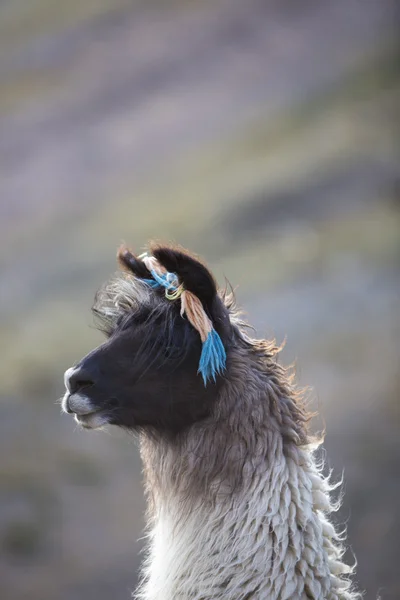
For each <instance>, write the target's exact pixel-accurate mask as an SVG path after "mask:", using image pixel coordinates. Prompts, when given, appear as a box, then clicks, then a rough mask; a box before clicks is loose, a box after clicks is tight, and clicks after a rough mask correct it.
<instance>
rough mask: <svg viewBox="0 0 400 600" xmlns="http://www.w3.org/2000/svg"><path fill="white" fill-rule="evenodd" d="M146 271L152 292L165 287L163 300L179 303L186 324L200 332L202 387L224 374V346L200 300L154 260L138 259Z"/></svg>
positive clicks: (146, 281) (143, 257)
mask: <svg viewBox="0 0 400 600" xmlns="http://www.w3.org/2000/svg"><path fill="white" fill-rule="evenodd" d="M139 258H141V259H142V260H143V262H144V263H145V265H146V267H147V268H148V269H149V271H150V272H151V274H152V276H153V278H154V279H143V280H142V281H144V282H145V283H147V284H148V285H150V286H151V287H152V288H158V287H164V288H165V297H166V298H167V299H168V300H178V298H180V299H181V303H182V306H181V315H182V316H184V315H186V317H187V319H188V321H189V322H190V323H191V325H193V327H194V328H195V329H196V330H197V331H198V332H199V334H200V339H201V341H202V344H203V347H202V350H201V356H200V363H199V369H198V373H201V376H202V377H203V381H204V385H207V382H208V381H209V380H210V379H212V380H213V381H215V380H216V377H217V375H219V374H221V373H223V372H224V370H225V367H226V352H225V348H224V345H223V343H222V340H221V338H220V336H219V335H218V333H217V331H215V329H214V326H213V324H212V321H211V320H210V319H209V317H208V316H207V314H206V312H205V310H204V307H203V305H202V303H201V301H200V300H199V298H198V297H197V296H196V295H195V294H193V293H192V292H189V290H185V288H184V287H183V284H182V283H181V284H179V281H178V278H177V276H176V275H175V273H169V272H168V271H167V270H166V269H165V268H164V267H163V266H162V265H161V264H160V263H159V262H158V261H157V259H156V258H154V256H147V255H146V254H145V255H141V256H140V257H139Z"/></svg>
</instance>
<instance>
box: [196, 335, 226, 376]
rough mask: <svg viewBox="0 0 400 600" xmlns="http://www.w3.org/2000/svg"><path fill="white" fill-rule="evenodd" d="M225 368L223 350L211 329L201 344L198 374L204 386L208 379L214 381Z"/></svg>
mask: <svg viewBox="0 0 400 600" xmlns="http://www.w3.org/2000/svg"><path fill="white" fill-rule="evenodd" d="M225 368H226V352H225V348H224V345H223V343H222V341H221V338H220V337H219V335H218V333H217V332H216V331H215V329H212V330H211V331H210V333H209V334H208V336H207V339H206V341H205V342H204V343H203V348H202V351H201V356H200V364H199V370H198V373H201V375H202V377H203V381H204V385H207V382H208V381H209V380H210V379H212V380H213V381H215V380H216V377H217V374H221V373H223V371H225Z"/></svg>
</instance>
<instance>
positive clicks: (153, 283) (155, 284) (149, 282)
mask: <svg viewBox="0 0 400 600" xmlns="http://www.w3.org/2000/svg"><path fill="white" fill-rule="evenodd" d="M141 281H144V283H147V285H149V286H150V287H152V288H158V287H160V284H159V283H158V281H154V279H142V280H141Z"/></svg>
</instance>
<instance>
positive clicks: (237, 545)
mask: <svg viewBox="0 0 400 600" xmlns="http://www.w3.org/2000/svg"><path fill="white" fill-rule="evenodd" d="M170 251H171V252H172V250H170ZM120 259H121V257H120ZM190 260H193V259H192V258H190ZM134 261H137V263H138V264H136V263H134ZM123 263H124V266H125V267H127V264H128V267H129V268H130V269H131V270H132V271H133V272H134V273H135V275H136V277H143V278H145V277H146V276H147V275H148V274H147V273H145V272H144V270H143V268H142V264H140V261H139V260H138V259H134V258H132V259H131V258H130V256H129V253H128V255H127V258H126V260H123ZM132 264H133V265H134V268H132ZM202 269H204V267H202ZM136 270H138V271H140V272H141V273H142V274H141V275H139V274H138V272H136ZM202 283H203V282H202ZM205 286H206V288H207V282H206V284H205ZM218 303H220V305H219V304H218ZM204 306H205V307H207V310H208V312H209V315H210V317H211V318H212V317H213V315H214V319H213V321H214V323H215V321H216V319H215V313H213V311H214V310H215V311H216V314H217V315H219V316H220V324H219V327H220V331H221V332H222V335H223V336H224V343H225V345H226V348H227V354H228V362H227V373H226V376H225V377H224V378H219V381H218V382H217V385H216V386H214V387H212V388H210V389H209V391H208V392H207V394H208V395H207V396H205V397H204V398H200V397H198V394H199V393H200V392H198V393H197V392H196V393H197V396H196V397H197V401H198V402H199V403H200V404H201V405H202V407H203V409H202V411H201V414H200V413H198V414H197V413H195V412H194V410H193V408H191V409H190V410H189V409H188V408H187V407H186V408H185V411H186V412H185V417H184V419H183V420H181V421H180V422H179V427H173V428H172V429H171V427H170V425H169V421H168V420H166V419H164V421H163V422H162V423H163V425H162V426H160V425H159V424H158V415H154V423H157V426H155V425H154V424H153V423H150V422H149V423H148V424H146V423H145V424H143V425H142V424H141V423H140V422H139V421H137V419H138V417H136V421H135V423H136V425H132V421H129V422H127V423H125V422H124V419H125V416H124V415H126V414H127V413H126V409H125V412H122V413H121V414H122V416H119V417H118V419H117V420H116V421H113V420H112V417H110V418H109V421H108V422H110V423H113V422H115V423H116V424H118V425H121V426H129V427H130V428H133V429H136V430H138V431H140V446H141V456H142V459H143V464H144V474H145V488H146V494H147V499H148V514H147V520H148V551H147V557H146V560H145V564H144V566H143V571H142V579H141V584H140V586H139V589H138V590H137V592H136V594H135V598H136V599H137V600H289V599H291V600H305V599H312V600H355V599H356V598H359V596H360V595H359V594H358V593H357V592H355V591H354V590H352V588H351V584H350V580H349V576H350V575H351V573H352V568H351V567H348V566H347V565H346V564H345V563H344V562H343V560H342V555H343V552H344V550H343V547H342V538H341V536H340V535H339V534H338V533H337V532H336V531H335V528H334V526H333V525H332V524H331V523H330V521H329V514H330V513H331V512H332V511H333V510H335V509H336V508H337V506H336V505H335V504H334V503H332V502H331V500H330V492H331V491H332V490H333V489H334V487H335V486H332V485H331V484H330V482H329V478H326V477H324V476H323V474H322V465H318V464H317V462H316V460H315V457H314V451H315V449H316V447H317V445H318V444H317V443H316V442H314V440H313V439H312V438H311V437H310V436H309V434H308V432H307V427H306V425H307V421H308V416H307V414H306V411H305V409H304V407H303V405H302V402H301V394H300V393H299V392H298V391H297V390H296V388H295V386H294V383H293V380H292V377H291V375H290V373H289V372H288V371H287V370H286V369H284V368H283V367H282V366H280V365H279V364H278V362H277V360H276V358H277V354H278V352H279V349H278V348H277V347H276V346H275V344H274V343H273V342H266V341H257V340H253V339H251V338H250V337H249V336H248V334H247V333H246V329H245V326H244V324H243V323H242V322H241V321H240V319H239V317H238V316H237V314H236V312H235V310H234V307H233V303H232V297H231V296H230V295H228V294H221V295H220V296H219V298H218V299H216V298H214V297H212V295H210V293H209V289H207V299H206V302H204ZM215 307H216V308H215ZM96 311H97V313H98V314H100V315H101V316H102V318H103V319H105V320H106V325H107V328H108V334H109V335H110V336H111V338H110V339H111V341H112V339H113V337H112V336H113V335H116V332H118V331H119V328H120V327H121V323H124V324H125V325H124V326H126V323H127V322H129V319H135V318H137V317H138V316H140V315H143V314H144V315H146V317H145V319H144V322H146V323H147V324H148V326H149V327H154V326H155V322H154V321H152V315H153V314H154V311H156V313H157V321H156V322H157V323H158V327H162V328H164V329H163V331H164V337H165V335H167V337H168V339H169V340H170V341H171V339H173V335H172V332H171V329H174V328H176V327H178V326H181V325H180V322H179V321H176V314H179V313H178V312H176V314H175V313H174V312H173V309H172V307H171V304H168V301H166V300H165V298H162V297H161V296H156V294H155V292H154V290H151V289H150V288H147V287H146V286H145V285H144V284H143V283H142V282H140V281H139V280H138V279H137V278H129V277H128V278H126V277H120V278H117V279H116V280H115V281H114V283H112V284H111V286H109V287H108V288H107V289H106V291H105V292H104V291H103V292H102V295H101V296H99V298H98V305H97V309H96ZM132 315H133V316H132ZM226 318H228V320H229V324H230V325H229V329H228V328H227V322H226ZM139 322H140V323H143V318H139ZM186 326H187V324H185V327H186ZM185 331H186V329H185ZM166 332H167V333H166ZM185 335H186V334H185ZM162 337H163V336H158V337H157V340H160V339H161V338H162ZM180 339H183V338H180ZM188 343H189V344H194V343H195V342H194V340H192V338H190V339H189V338H187V339H186V338H185V339H184V341H183V346H186V344H188ZM156 346H157V344H156ZM157 347H158V348H159V349H160V347H164V346H163V344H162V343H161V342H160V341H159V343H158V346H157ZM111 348H112V346H111ZM100 350H101V348H100ZM142 351H143V347H142ZM95 352H97V351H95ZM196 352H197V356H198V352H199V347H197V350H196ZM159 353H160V354H159V356H161V355H162V351H160V350H159ZM178 354H179V361H180V362H179V364H180V365H184V366H185V371H184V372H185V373H186V371H187V370H188V369H189V368H192V366H191V365H192V363H193V364H194V363H195V361H194V360H193V361H191V362H190V363H185V361H186V360H187V358H186V355H187V350H186V351H185V352H184V353H183V354H182V355H181V353H178ZM95 356H96V355H95ZM111 356H112V354H111ZM146 356H147V358H149V355H146V354H145V357H146ZM89 359H90V361H91V362H90V361H89V363H88V362H87V359H84V361H86V362H83V364H84V367H85V368H87V366H86V365H87V364H90V365H91V364H92V363H93V355H92V354H91V355H89ZM144 362H145V361H144ZM153 362H154V365H156V364H157V358H155V359H154V361H153ZM96 364H97V363H96ZM173 364H175V363H173ZM176 364H178V363H176ZM80 368H81V369H82V367H80ZM160 368H161V367H160ZM176 368H178V367H176ZM176 372H177V371H175V366H174V367H173V374H172V377H175V375H174V373H175V374H176ZM156 377H157V371H155V372H154V375H153V381H156V379H155V378H156ZM176 377H177V381H176V389H175V393H179V385H180V383H179V377H178V376H176ZM193 381H194V380H193ZM193 381H192V383H191V384H190V386H189V387H188V388H187V390H189V389H190V390H191V389H192V387H193V385H194V383H193ZM96 385H98V384H97V383H96V382H95V381H94V383H93V386H94V387H96ZM183 385H185V383H184V382H183V383H182V386H183ZM85 389H86V388H85ZM135 389H136V388H135ZM198 389H199V390H200V388H198ZM117 392H118V390H117ZM80 393H82V392H80ZM87 393H88V394H90V389H89V391H88V392H87ZM71 394H72V392H71ZM196 397H194V398H193V399H192V398H189V396H187V399H186V402H187V404H188V405H189V404H191V403H192V402H194V403H196ZM137 402H139V400H138V401H137ZM183 402H185V399H184V398H183V399H182V400H181V405H180V406H181V407H182V406H183ZM93 404H95V406H96V412H94V413H92V414H98V408H99V406H103V404H101V403H100V400H98V399H96V396H95V395H94V394H93V396H92V397H91V399H90V406H92V405H93ZM160 406H161V405H160ZM160 410H161V408H160ZM174 410H175V407H174ZM178 410H179V406H178ZM69 412H74V410H73V409H72V410H69ZM75 412H76V411H75ZM102 414H103V412H102ZM138 414H140V415H141V413H138ZM156 416H157V419H156Z"/></svg>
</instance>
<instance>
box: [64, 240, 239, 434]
mask: <svg viewBox="0 0 400 600" xmlns="http://www.w3.org/2000/svg"><path fill="white" fill-rule="evenodd" d="M152 254H153V255H154V256H155V257H156V258H157V259H158V260H159V262H160V263H161V264H163V265H164V266H165V267H166V269H167V270H168V271H170V272H174V273H176V274H177V275H178V278H179V281H180V282H182V283H183V284H184V286H185V288H186V289H187V290H190V291H192V292H193V293H195V294H196V295H197V296H198V297H199V298H200V300H201V301H202V303H203V306H204V308H205V310H206V312H207V313H208V316H209V317H210V318H211V320H212V322H213V324H214V327H215V329H216V330H217V331H218V333H219V334H220V336H221V338H222V341H223V343H224V344H225V347H226V349H227V350H228V348H227V345H228V344H229V339H230V335H231V326H230V322H229V316H228V311H227V310H226V308H225V307H224V305H223V303H222V301H221V299H220V298H219V296H218V294H217V289H216V285H215V282H214V280H213V277H212V276H211V274H210V273H209V271H208V270H207V269H206V268H205V267H204V266H203V265H202V264H201V263H200V262H198V261H197V260H196V259H194V258H192V257H191V256H189V255H188V254H187V253H185V252H182V251H180V250H175V249H172V248H166V247H155V248H153V249H152ZM119 261H120V264H121V265H122V267H123V269H124V270H125V273H122V274H121V275H120V278H119V279H116V280H115V281H114V282H113V283H112V284H111V285H109V286H108V287H105V288H104V289H103V290H101V291H100V292H99V293H98V296H97V300H96V304H95V306H94V312H95V314H96V315H97V316H98V317H99V318H100V321H101V327H102V329H103V330H104V331H105V333H106V335H107V338H108V339H107V341H106V342H104V343H103V344H102V345H101V346H99V347H98V348H96V349H95V350H93V351H92V352H91V353H90V354H88V355H87V356H85V357H84V358H83V359H82V360H81V361H80V362H79V363H78V364H77V365H76V366H75V367H74V368H73V369H69V370H68V371H67V373H66V377H65V379H66V386H67V393H66V395H65V398H64V401H63V407H64V410H65V411H66V412H69V413H75V415H76V419H77V420H78V421H79V422H80V423H81V424H82V425H84V426H86V427H88V428H93V427H97V426H99V425H103V424H105V423H110V424H113V425H119V426H122V427H126V428H131V429H148V430H153V431H159V432H163V433H166V434H167V433H169V434H175V433H177V432H179V431H182V430H183V429H185V428H187V427H188V426H190V425H191V424H193V423H194V422H196V421H198V420H200V419H203V418H205V417H206V416H208V415H209V414H210V412H211V410H212V407H213V405H214V403H215V401H216V399H217V396H218V391H219V388H220V386H221V385H222V384H223V377H218V378H217V380H216V382H215V383H214V382H209V383H208V384H207V386H205V385H204V383H203V379H202V377H201V375H200V374H198V365H199V360H200V353H201V341H200V336H199V333H198V332H197V331H196V330H195V329H194V328H193V327H192V325H191V324H190V323H189V322H188V321H187V319H186V318H185V317H182V316H181V315H180V308H181V306H180V300H179V299H178V300H175V301H171V300H168V299H166V298H165V293H164V290H163V289H153V288H151V287H150V286H148V285H147V284H146V283H144V282H143V281H142V280H143V279H151V274H150V273H149V271H148V270H147V268H146V266H145V265H144V263H143V262H142V261H141V260H140V259H138V258H135V257H134V256H133V255H132V254H131V253H130V252H129V251H128V250H127V249H121V250H120V252H119Z"/></svg>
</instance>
